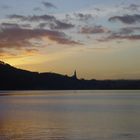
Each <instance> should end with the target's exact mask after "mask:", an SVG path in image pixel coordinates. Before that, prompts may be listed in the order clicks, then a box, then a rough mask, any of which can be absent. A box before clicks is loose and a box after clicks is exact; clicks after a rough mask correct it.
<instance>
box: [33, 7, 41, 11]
mask: <svg viewBox="0 0 140 140" xmlns="http://www.w3.org/2000/svg"><path fill="white" fill-rule="evenodd" d="M33 10H34V11H42V9H41V8H40V7H35V8H34V9H33Z"/></svg>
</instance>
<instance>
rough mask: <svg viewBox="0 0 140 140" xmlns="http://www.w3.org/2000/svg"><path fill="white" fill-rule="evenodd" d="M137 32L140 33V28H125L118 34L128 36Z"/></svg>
mask: <svg viewBox="0 0 140 140" xmlns="http://www.w3.org/2000/svg"><path fill="white" fill-rule="evenodd" d="M135 31H140V27H124V28H121V29H120V31H119V32H118V34H121V35H128V34H132V33H134V32H135Z"/></svg>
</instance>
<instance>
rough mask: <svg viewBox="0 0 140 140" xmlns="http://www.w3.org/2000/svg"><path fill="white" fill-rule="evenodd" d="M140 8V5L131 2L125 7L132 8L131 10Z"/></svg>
mask: <svg viewBox="0 0 140 140" xmlns="http://www.w3.org/2000/svg"><path fill="white" fill-rule="evenodd" d="M139 8H140V5H138V4H130V5H129V6H128V7H124V9H127V10H130V11H138V10H139Z"/></svg>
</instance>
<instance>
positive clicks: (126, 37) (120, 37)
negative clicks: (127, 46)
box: [98, 33, 140, 42]
mask: <svg viewBox="0 0 140 140" xmlns="http://www.w3.org/2000/svg"><path fill="white" fill-rule="evenodd" d="M112 40H131V41H140V35H139V34H138V35H134V34H133V35H120V34H115V33H114V34H113V33H112V34H111V35H109V36H108V37H105V38H101V39H98V41H99V42H106V41H112Z"/></svg>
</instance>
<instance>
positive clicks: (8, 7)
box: [0, 5, 11, 10]
mask: <svg viewBox="0 0 140 140" xmlns="http://www.w3.org/2000/svg"><path fill="white" fill-rule="evenodd" d="M0 8H2V9H4V10H7V9H10V8H11V7H10V6H9V5H2V6H1V7H0Z"/></svg>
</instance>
